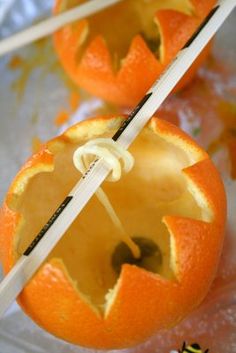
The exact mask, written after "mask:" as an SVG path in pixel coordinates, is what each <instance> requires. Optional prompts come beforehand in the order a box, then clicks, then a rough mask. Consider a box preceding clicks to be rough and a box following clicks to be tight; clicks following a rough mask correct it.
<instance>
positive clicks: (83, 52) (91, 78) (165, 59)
mask: <svg viewBox="0 0 236 353" xmlns="http://www.w3.org/2000/svg"><path fill="white" fill-rule="evenodd" d="M81 2H82V1H79V0H56V3H55V8H54V13H59V12H61V11H64V10H65V9H68V8H71V7H73V6H75V5H78V4H79V3H81ZM83 2H84V1H83ZM214 4H215V0H208V1H205V0H192V1H190V0H181V1H180V0H167V1H160V0H149V1H148V4H147V2H146V1H145V0H126V1H122V2H120V3H119V4H117V5H114V6H113V7H111V8H109V9H106V10H104V11H103V12H101V13H98V14H96V15H93V16H91V17H89V18H88V19H84V20H82V21H79V22H76V23H73V24H69V25H67V26H65V27H64V28H63V29H62V30H60V31H58V32H57V33H56V34H55V35H54V43H55V48H56V51H57V53H58V56H59V59H60V62H61V64H62V66H63V67H64V69H65V71H66V72H67V74H68V75H69V76H70V77H71V79H72V80H73V81H74V82H75V83H76V84H78V86H80V87H82V88H84V89H85V90H87V91H88V92H90V93H91V94H93V95H95V96H98V97H101V98H102V99H105V100H107V101H110V102H113V103H116V104H118V105H123V106H134V105H135V104H137V103H138V101H139V100H140V99H141V98H142V96H143V95H144V94H145V93H146V91H147V90H148V89H149V88H150V87H151V85H152V84H153V83H154V81H155V80H156V79H157V78H158V77H159V76H160V74H161V73H162V72H163V70H164V69H165V68H166V66H167V65H168V64H169V63H170V62H171V61H172V59H173V58H174V57H175V55H176V54H177V52H178V51H179V50H180V49H181V48H182V47H183V46H184V44H185V43H186V42H187V40H188V39H189V38H190V36H191V35H192V34H193V33H194V31H195V30H196V29H197V28H198V26H199V24H200V23H201V22H202V21H203V19H204V18H205V16H206V15H207V14H208V13H209V11H210V10H211V9H212V7H213V5H214ZM210 46H211V45H210V44H209V45H208V46H207V47H206V48H205V49H204V50H203V51H202V53H201V54H200V55H199V57H198V58H197V59H196V61H195V62H194V63H193V65H192V67H191V68H190V69H189V70H188V72H187V73H186V74H185V76H184V77H183V79H182V80H181V81H180V83H179V84H178V85H177V87H176V89H180V88H182V87H183V86H185V85H186V84H188V83H189V81H190V80H191V79H192V78H193V76H194V74H195V72H196V70H197V69H198V68H199V66H200V65H201V64H202V62H203V61H204V60H205V58H206V57H207V55H208V53H209V51H210Z"/></svg>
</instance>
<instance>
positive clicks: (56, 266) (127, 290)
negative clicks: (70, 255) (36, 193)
mask: <svg viewBox="0 0 236 353" xmlns="http://www.w3.org/2000/svg"><path fill="white" fill-rule="evenodd" d="M110 119H111V117H110V118H107V117H100V118H97V119H96V120H93V119H92V120H88V121H84V122H82V123H80V124H77V125H75V126H74V127H72V128H70V129H69V130H68V131H67V132H65V133H64V134H63V135H62V136H60V137H58V138H56V139H54V140H53V141H51V142H49V143H48V144H46V145H45V146H44V147H42V150H41V151H40V152H38V153H36V154H35V155H34V156H33V157H32V158H30V159H29V161H28V162H27V163H26V165H25V166H24V167H23V168H22V169H21V170H20V172H19V174H18V175H17V176H16V178H15V180H14V181H13V184H12V186H11V187H10V189H9V192H8V194H7V197H6V200H5V202H4V205H3V207H2V209H1V214H0V248H1V256H2V261H3V265H4V269H5V272H8V271H9V269H10V268H11V267H12V266H13V264H14V262H15V252H14V249H15V247H14V242H15V240H16V239H15V237H16V233H17V226H18V225H19V222H20V215H19V214H17V213H16V212H15V211H14V210H11V208H12V206H11V208H10V206H9V205H11V204H13V201H12V198H13V194H14V193H17V192H18V190H19V185H20V183H21V182H22V181H24V179H25V177H26V174H27V173H29V171H33V172H34V171H36V170H37V168H39V169H40V170H50V168H51V167H52V164H53V155H52V153H51V152H49V151H48V149H47V146H48V145H49V144H55V143H58V142H60V141H63V143H66V142H68V141H69V140H70V138H71V137H72V136H73V135H74V134H75V133H77V134H80V133H81V131H90V132H91V130H92V129H94V128H95V129H96V125H95V124H96V123H97V124H98V125H97V126H99V125H100V124H107V122H109V120H110ZM148 127H149V128H151V129H152V130H153V132H156V133H158V134H159V135H160V136H161V137H162V138H164V139H165V140H167V141H171V142H172V143H173V144H175V145H176V146H178V147H182V148H183V149H184V150H185V151H186V153H188V154H189V155H190V156H192V157H194V159H196V160H197V161H198V162H197V163H196V164H194V165H193V166H190V167H188V168H186V169H185V170H183V172H184V174H185V175H186V177H187V179H188V180H190V181H191V182H192V183H193V184H194V185H195V186H196V188H197V192H198V193H199V194H201V195H204V197H203V198H204V200H205V202H206V204H207V208H208V209H209V210H210V211H211V212H212V214H213V220H212V222H205V221H200V220H194V219H190V218H184V217H179V216H178V217H177V216H165V217H164V218H163V221H164V223H165V224H166V226H167V228H168V230H169V232H170V236H171V237H172V238H173V239H174V243H175V248H176V253H177V259H178V272H177V273H176V280H167V279H165V278H162V277H160V276H159V275H157V274H153V273H150V272H147V271H145V270H143V269H141V268H138V267H136V266H132V265H128V264H127V265H124V266H123V268H122V273H121V275H120V285H119V290H118V293H117V296H116V298H115V300H114V303H113V305H112V307H111V308H110V310H109V312H108V315H107V316H106V317H100V316H99V315H97V313H96V312H95V311H93V310H92V309H91V308H90V306H89V305H88V304H87V303H86V302H85V301H84V300H83V298H82V297H81V296H80V295H79V293H78V292H76V290H75V287H74V284H73V282H72V281H71V279H70V278H69V277H68V275H67V272H66V270H65V268H64V266H63V265H62V264H61V262H59V261H57V260H55V259H54V260H51V261H50V262H46V263H45V264H44V265H43V266H41V268H40V269H39V271H38V272H37V273H36V274H35V275H34V277H33V278H32V279H31V281H30V282H29V283H28V285H27V286H26V287H25V288H24V290H23V292H22V293H21V295H20V296H19V298H18V302H19V304H20V305H21V307H22V308H23V310H24V311H25V312H26V313H27V314H28V315H29V316H30V317H31V318H32V319H33V320H34V321H35V322H37V323H38V324H39V325H40V326H42V327H43V328H44V329H46V330H48V331H49V332H51V333H53V334H54V335H56V336H58V337H60V338H63V339H65V340H68V341H70V342H73V343H75V344H79V345H82V346H86V347H91V348H99V349H100V348H102V349H114V348H125V347H129V346H134V345H136V344H138V343H140V342H142V341H143V340H145V339H147V338H148V337H150V336H151V335H153V334H154V333H155V332H157V331H158V330H160V329H163V328H170V327H172V326H174V325H175V324H177V323H178V322H179V321H180V320H181V319H183V318H184V317H185V316H186V315H187V314H188V313H189V312H190V311H191V310H192V309H193V308H195V307H196V306H197V305H199V303H200V302H201V301H202V299H203V298H204V297H205V295H206V293H207V291H208V290H209V287H210V285H211V283H212V281H213V279H214V277H215V273H216V270H217V265H218V262H219V257H220V254H221V249H222V243H223V238H224V226H225V220H226V199H225V192H224V187H223V184H222V181H221V179H220V177H219V174H218V172H217V170H216V168H215V167H214V165H213V163H212V162H211V160H210V159H209V157H208V155H207V154H206V153H205V152H204V151H203V150H202V149H201V148H200V147H199V146H198V145H197V144H196V143H195V142H194V141H193V140H192V139H191V138H190V137H189V136H187V135H186V134H185V133H183V132H182V131H181V130H179V129H178V128H177V127H175V126H174V125H172V124H170V123H168V122H166V121H162V120H159V119H156V118H153V119H152V120H151V122H150V123H149V126H148ZM95 131H96V130H95ZM23 192H24V191H23Z"/></svg>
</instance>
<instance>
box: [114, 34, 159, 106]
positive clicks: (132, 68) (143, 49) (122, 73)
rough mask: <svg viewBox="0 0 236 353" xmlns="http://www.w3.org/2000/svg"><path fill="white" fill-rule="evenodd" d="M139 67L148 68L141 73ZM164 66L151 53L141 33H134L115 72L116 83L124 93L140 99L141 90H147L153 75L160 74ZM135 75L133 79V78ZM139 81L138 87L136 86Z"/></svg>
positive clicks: (151, 82)
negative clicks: (119, 66)
mask: <svg viewBox="0 0 236 353" xmlns="http://www.w3.org/2000/svg"><path fill="white" fill-rule="evenodd" d="M140 67H148V68H149V70H148V71H147V72H145V75H144V74H143V71H140ZM163 69H164V67H163V66H162V65H161V64H160V62H159V61H158V60H157V58H156V57H155V55H154V54H153V53H152V51H151V50H150V48H149V47H148V45H147V43H146V42H145V40H144V39H143V37H142V36H141V35H139V34H138V35H136V36H135V37H134V38H133V39H132V42H131V44H130V47H129V50H128V53H127V55H126V57H125V58H124V59H123V60H122V66H121V68H120V70H119V72H118V74H117V84H118V85H119V86H121V87H122V89H123V90H125V94H128V95H129V96H130V95H131V97H132V95H133V91H137V89H138V92H136V96H139V97H136V96H135V97H133V98H132V99H137V98H138V99H140V97H142V96H143V90H144V87H145V90H148V89H149V88H150V86H151V85H152V84H153V77H157V76H158V75H160V74H161V72H162V71H163ZM134 77H135V80H134ZM137 82H139V88H138V86H137Z"/></svg>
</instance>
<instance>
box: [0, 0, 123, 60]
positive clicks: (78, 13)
mask: <svg viewBox="0 0 236 353" xmlns="http://www.w3.org/2000/svg"><path fill="white" fill-rule="evenodd" d="M120 1H122V0H105V1H104V0H90V1H89V2H86V3H85V4H82V5H78V6H76V7H74V8H73V9H71V10H68V11H66V12H63V13H61V14H59V15H55V16H53V17H50V18H48V19H46V20H44V21H42V22H40V23H38V24H36V25H33V26H31V27H29V28H27V29H25V30H23V31H21V32H19V33H17V34H14V35H12V36H10V37H9V38H6V39H3V40H1V41H0V56H2V55H4V54H6V53H8V52H10V51H12V50H15V49H18V48H20V47H23V46H24V45H26V44H29V43H31V42H33V41H35V40H38V39H41V38H44V37H46V36H48V35H49V34H52V33H54V32H56V31H57V30H58V29H60V28H62V27H63V26H65V25H67V24H68V23H71V22H74V21H77V20H81V19H82V18H85V17H88V16H90V15H92V14H94V13H97V12H99V11H101V10H104V9H105V8H107V7H110V6H112V5H114V4H116V3H118V2H120Z"/></svg>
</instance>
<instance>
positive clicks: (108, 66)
mask: <svg viewBox="0 0 236 353" xmlns="http://www.w3.org/2000/svg"><path fill="white" fill-rule="evenodd" d="M94 70H95V71H96V77H97V76H98V75H101V76H102V77H103V76H104V78H108V77H109V79H111V78H113V79H114V74H113V68H112V59H111V53H110V51H109V49H108V47H107V44H106V42H105V40H104V38H103V37H102V36H101V35H97V36H96V37H95V38H94V39H93V40H92V41H91V42H90V43H89V45H88V47H87V48H86V50H85V52H84V54H83V56H82V59H81V62H80V65H79V66H78V72H80V71H82V72H83V75H85V74H87V75H89V76H91V75H93V71H94ZM97 70H99V71H97Z"/></svg>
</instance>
